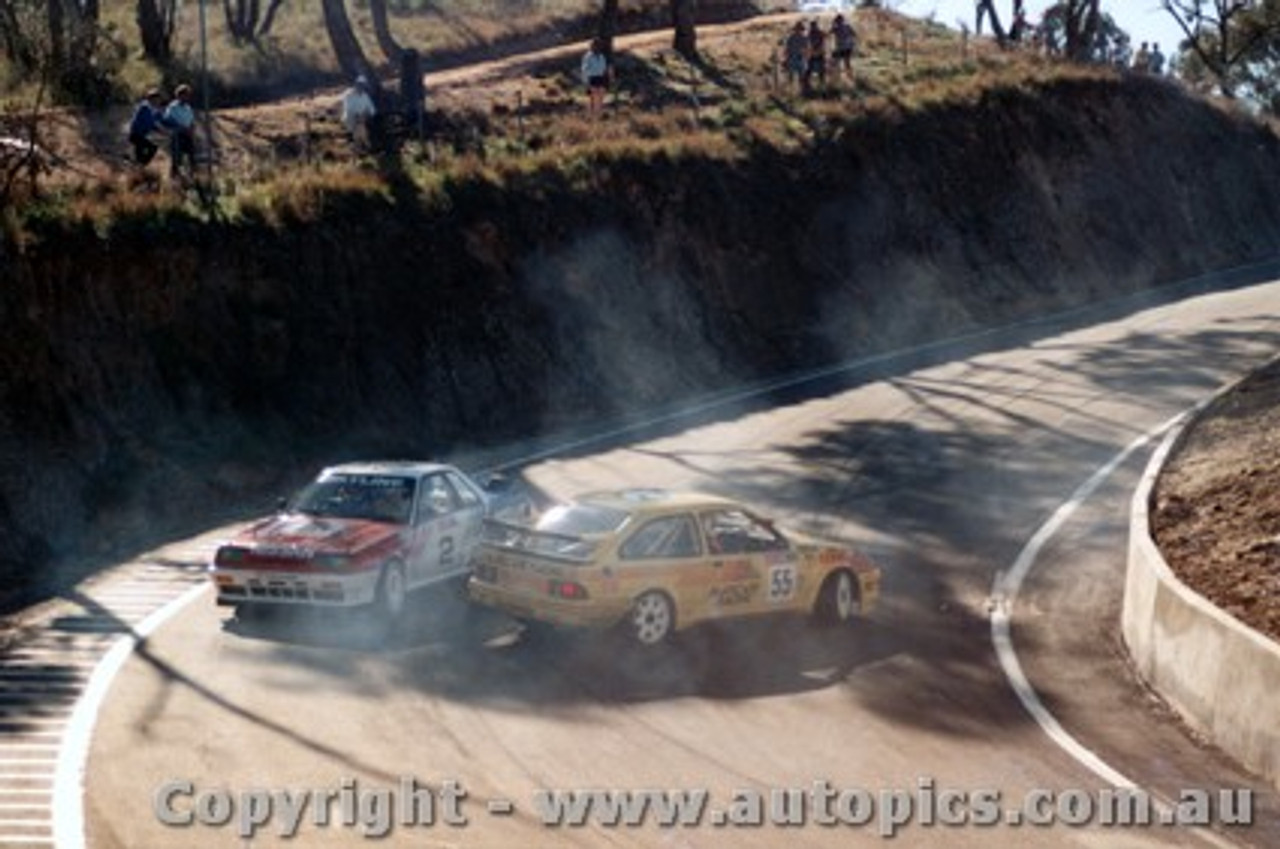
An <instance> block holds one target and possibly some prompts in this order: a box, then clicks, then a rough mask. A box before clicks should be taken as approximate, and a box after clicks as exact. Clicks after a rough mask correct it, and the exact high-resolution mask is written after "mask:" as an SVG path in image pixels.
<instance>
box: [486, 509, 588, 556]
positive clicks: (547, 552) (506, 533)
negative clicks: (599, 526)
mask: <svg viewBox="0 0 1280 849" xmlns="http://www.w3.org/2000/svg"><path fill="white" fill-rule="evenodd" d="M480 544H481V545H486V546H489V547H491V548H497V549H501V550H503V551H515V552H519V553H520V554H524V555H532V556H534V557H545V558H547V559H548V560H563V561H566V562H569V563H590V562H591V558H592V556H593V555H594V554H595V550H596V543H595V542H594V541H592V540H591V539H588V538H587V537H582V536H577V535H575V534H560V533H556V532H554V531H539V530H537V529H535V528H531V527H529V526H528V525H520V524H516V523H514V522H504V521H503V520H501V519H485V520H484V524H483V526H482V527H481V531H480Z"/></svg>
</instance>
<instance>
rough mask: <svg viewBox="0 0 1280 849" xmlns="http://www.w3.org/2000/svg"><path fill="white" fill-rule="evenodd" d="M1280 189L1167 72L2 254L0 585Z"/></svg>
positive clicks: (1162, 243) (944, 318)
mask: <svg viewBox="0 0 1280 849" xmlns="http://www.w3.org/2000/svg"><path fill="white" fill-rule="evenodd" d="M1278 175H1280V144H1278V143H1277V139H1276V137H1275V136H1274V135H1273V134H1272V133H1271V132H1269V131H1268V130H1266V129H1265V128H1263V127H1260V126H1258V125H1256V124H1253V123H1250V122H1248V121H1246V120H1242V119H1237V118H1233V117H1229V116H1227V115H1224V114H1223V113H1221V112H1219V111H1217V110H1215V109H1213V108H1210V107H1208V106H1206V105H1204V104H1202V103H1200V102H1197V101H1194V100H1190V99H1187V98H1184V97H1182V96H1181V95H1180V94H1179V93H1178V92H1177V90H1176V89H1174V88H1172V87H1170V86H1167V85H1164V84H1162V83H1160V82H1159V81H1153V80H1130V81H1128V82H1125V83H1117V82H1107V81H1074V82H1062V83H1058V84H1055V85H1052V86H1049V87H1046V88H1043V89H1035V90H1031V89H1028V90H1019V91H1008V92H1000V93H992V94H990V95H988V96H987V97H986V98H985V99H984V100H982V101H981V102H978V103H976V104H973V105H970V106H966V107H964V108H961V107H947V108H940V109H935V110H932V111H931V112H929V113H928V114H925V115H921V116H917V117H913V118H909V119H902V120H892V119H877V120H874V121H873V120H867V121H864V122H862V123H861V124H860V125H858V126H857V127H854V128H845V129H840V130H838V131H834V130H833V132H832V133H831V134H830V136H829V138H826V139H825V140H823V141H821V142H820V143H819V144H818V145H817V146H816V148H815V150H813V151H812V152H809V153H806V154H804V155H802V156H801V155H797V156H784V155H781V154H778V153H776V152H773V151H762V152H760V153H759V154H758V155H757V156H755V157H753V158H752V159H751V160H749V161H738V162H733V163H725V162H711V161H698V160H695V159H684V160H680V161H668V160H656V161H650V162H646V163H643V164H641V163H630V162H623V161H610V162H608V163H601V164H599V166H598V170H597V171H596V172H595V173H594V174H593V175H592V176H591V177H590V178H589V179H588V180H586V181H585V182H586V184H587V185H589V189H582V188H575V187H574V185H571V184H570V183H568V182H566V181H565V180H564V179H563V178H553V177H550V176H548V175H545V174H544V175H533V176H529V177H527V178H523V179H522V180H517V181H514V182H508V184H507V185H506V186H505V188H504V189H502V190H499V189H497V188H495V187H493V186H491V185H488V184H484V183H476V184H469V185H460V184H455V185H454V186H453V187H452V188H451V189H450V195H449V204H448V207H447V211H445V212H440V211H427V209H426V208H425V207H423V206H421V205H419V204H417V203H416V202H413V201H411V200H406V199H404V195H403V193H402V192H393V193H392V196H393V197H400V198H401V200H400V201H398V202H397V201H391V200H386V199H384V198H378V199H373V198H364V199H359V198H356V199H352V200H350V201H349V202H347V203H344V204H340V205H338V206H337V207H336V208H334V209H333V210H332V211H331V212H330V213H329V214H327V215H326V217H325V218H324V219H323V220H320V221H317V222H314V223H309V224H307V225H305V226H296V227H284V228H279V227H269V226H267V225H261V226H253V225H249V224H236V225H228V224H207V225H196V224H191V223H184V224H180V225H177V226H175V228H173V229H170V230H165V231H147V230H139V231H137V232H125V231H118V232H115V233H113V234H112V236H111V237H110V238H107V239H104V238H101V237H100V236H98V235H96V234H94V233H92V232H89V231H86V230H75V231H58V232H54V231H52V230H51V231H49V232H46V233H44V234H42V238H41V239H40V241H39V242H38V243H37V244H35V245H33V246H30V247H28V248H27V249H26V250H25V251H24V252H22V253H21V254H17V253H14V252H12V251H10V252H9V253H8V254H7V255H6V260H5V263H4V267H3V271H2V272H0V274H2V276H3V280H2V281H0V283H2V285H0V319H2V320H3V324H4V328H5V333H4V334H0V368H2V369H3V375H4V378H3V385H2V386H0V578H2V579H3V581H4V586H6V587H9V588H10V589H11V590H12V588H14V587H17V586H20V585H24V584H29V583H30V582H31V580H33V579H41V580H43V579H45V578H48V577H49V576H50V575H53V574H55V572H56V571H57V570H58V569H62V568H72V567H73V566H74V568H83V562H84V558H85V557H93V556H107V555H112V554H117V553H123V551H124V550H125V549H126V548H127V547H128V546H131V545H138V544H144V543H148V542H155V541H157V540H158V539H160V538H163V537H164V536H165V535H168V534H173V533H177V532H180V531H186V530H195V529H197V528H199V527H202V526H204V525H206V524H211V523H212V522H214V521H217V520H218V519H222V518H226V517H227V516H228V515H231V514H232V513H234V512H235V511H237V510H243V509H245V508H246V506H247V505H256V506H258V507H260V506H261V505H263V504H265V503H266V502H265V501H264V498H265V497H266V495H267V494H269V493H274V492H278V491H280V489H281V488H282V487H284V486H285V485H286V484H291V483H292V482H293V481H294V476H296V475H297V474H299V473H300V472H301V471H302V470H304V469H308V468H310V467H311V466H313V465H314V464H317V463H321V462H328V461H337V460H342V459H349V458H352V457H356V456H439V455H441V454H444V453H447V452H449V451H450V450H451V449H453V448H455V447H456V446H458V445H462V444H474V443H481V442H485V441H500V440H504V439H511V438H520V437H527V436H533V435H536V434H538V433H540V432H545V431H547V430H550V429H554V428H557V427H562V426H565V425H569V424H575V423H582V422H586V421H591V420H599V419H603V418H607V417H610V416H614V415H618V414H621V413H625V412H628V411H636V410H640V409H645V408H649V407H652V406H654V405H668V404H673V403H678V402H679V401H680V399H681V398H687V397H691V396H693V395H695V394H697V393H700V392H705V391H708V390H712V389H718V388H724V387H727V386H731V385H734V384H738V383H741V382H743V381H747V380H753V379H758V378H761V377H765V376H769V375H774V374H778V373H782V372H786V371H789V370H793V369H797V368H802V367H807V366H813V365H817V364H822V363H827V362H831V361H834V360H839V359H842V358H847V357H850V356H853V355H856V354H860V353H865V352H868V351H872V350H876V349H883V348H887V347H891V346H896V345H902V344H906V343H910V342H914V341H924V340H928V339H931V338H936V337H937V336H941V335H950V334H954V333H956V332H959V331H963V330H965V329H969V328H973V327H977V326H983V325H988V324H993V323H1000V322H1003V321H1006V320H1008V319H1011V318H1014V317H1018V316H1024V315H1028V314H1034V313H1038V312H1045V311H1049V310H1053V309H1057V308H1060V307H1062V306H1065V305H1069V304H1076V303H1081V302H1086V301H1091V300H1096V299H1098V298H1102V297H1108V296H1113V295H1116V294H1119V293H1123V292H1127V291H1133V290H1136V289H1141V288H1144V287H1149V286H1152V285H1155V284H1158V283H1161V282H1166V281H1169V280H1173V279H1178V278H1181V277H1187V276H1191V275H1194V274H1197V273H1200V272H1203V271H1208V270H1214V269H1220V268H1224V267H1229V266H1233V265H1240V264H1244V263H1248V262H1252V261H1257V260H1259V259H1263V258H1268V257H1270V256H1272V255H1273V254H1275V253H1276V247H1277V245H1280V176H1278ZM576 185H578V186H581V185H582V181H579V182H578V183H577V184H576ZM74 564H80V565H79V566H75V565H74Z"/></svg>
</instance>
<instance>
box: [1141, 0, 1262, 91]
mask: <svg viewBox="0 0 1280 849" xmlns="http://www.w3.org/2000/svg"><path fill="white" fill-rule="evenodd" d="M1162 6H1163V8H1164V10H1165V11H1166V12H1168V13H1169V15H1170V16H1171V17H1172V18H1173V19H1174V21H1175V22H1176V23H1177V24H1178V28H1179V29H1181V30H1182V33H1183V35H1184V36H1186V38H1185V39H1184V40H1183V42H1182V44H1181V45H1180V49H1179V62H1178V64H1179V70H1180V74H1181V76H1182V77H1183V78H1184V79H1185V80H1187V82H1189V83H1191V84H1192V85H1195V86H1198V87H1199V88H1202V89H1204V90H1209V91H1216V92H1217V93H1219V94H1221V95H1223V96H1225V97H1229V98H1236V97H1241V96H1243V97H1247V98H1249V99H1251V100H1254V101H1256V102H1258V103H1260V104H1261V105H1263V106H1264V107H1266V108H1268V109H1271V110H1272V111H1273V112H1274V111H1275V110H1276V104H1275V100H1276V82H1275V80H1276V78H1277V75H1278V74H1280V2H1277V0H1162Z"/></svg>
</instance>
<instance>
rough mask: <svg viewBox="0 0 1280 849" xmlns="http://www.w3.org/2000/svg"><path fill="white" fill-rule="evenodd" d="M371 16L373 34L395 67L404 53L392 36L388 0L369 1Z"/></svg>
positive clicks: (384, 54) (383, 52) (383, 53)
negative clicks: (388, 16) (388, 17)
mask: <svg viewBox="0 0 1280 849" xmlns="http://www.w3.org/2000/svg"><path fill="white" fill-rule="evenodd" d="M369 14H370V15H372V16H373V32H374V35H376V36H377V37H378V47H379V48H381V50H382V55H383V56H386V57H387V61H388V62H390V63H391V64H393V65H399V64H400V54H401V53H403V52H404V48H402V47H401V46H400V45H399V44H398V43H397V42H396V39H395V36H393V35H392V34H391V22H390V21H389V20H387V0H369Z"/></svg>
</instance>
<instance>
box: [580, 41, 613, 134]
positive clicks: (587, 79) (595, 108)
mask: <svg viewBox="0 0 1280 849" xmlns="http://www.w3.org/2000/svg"><path fill="white" fill-rule="evenodd" d="M582 82H583V83H584V84H585V85H586V87H587V96H588V98H589V101H588V102H589V109H590V111H591V115H592V117H597V116H599V114H600V110H601V108H603V106H604V93H605V90H606V89H607V88H608V87H609V57H608V56H606V55H605V52H604V42H603V41H601V40H600V39H598V38H597V39H595V40H593V41H592V42H591V48H590V49H589V50H587V52H586V55H584V56H583V57H582Z"/></svg>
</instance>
